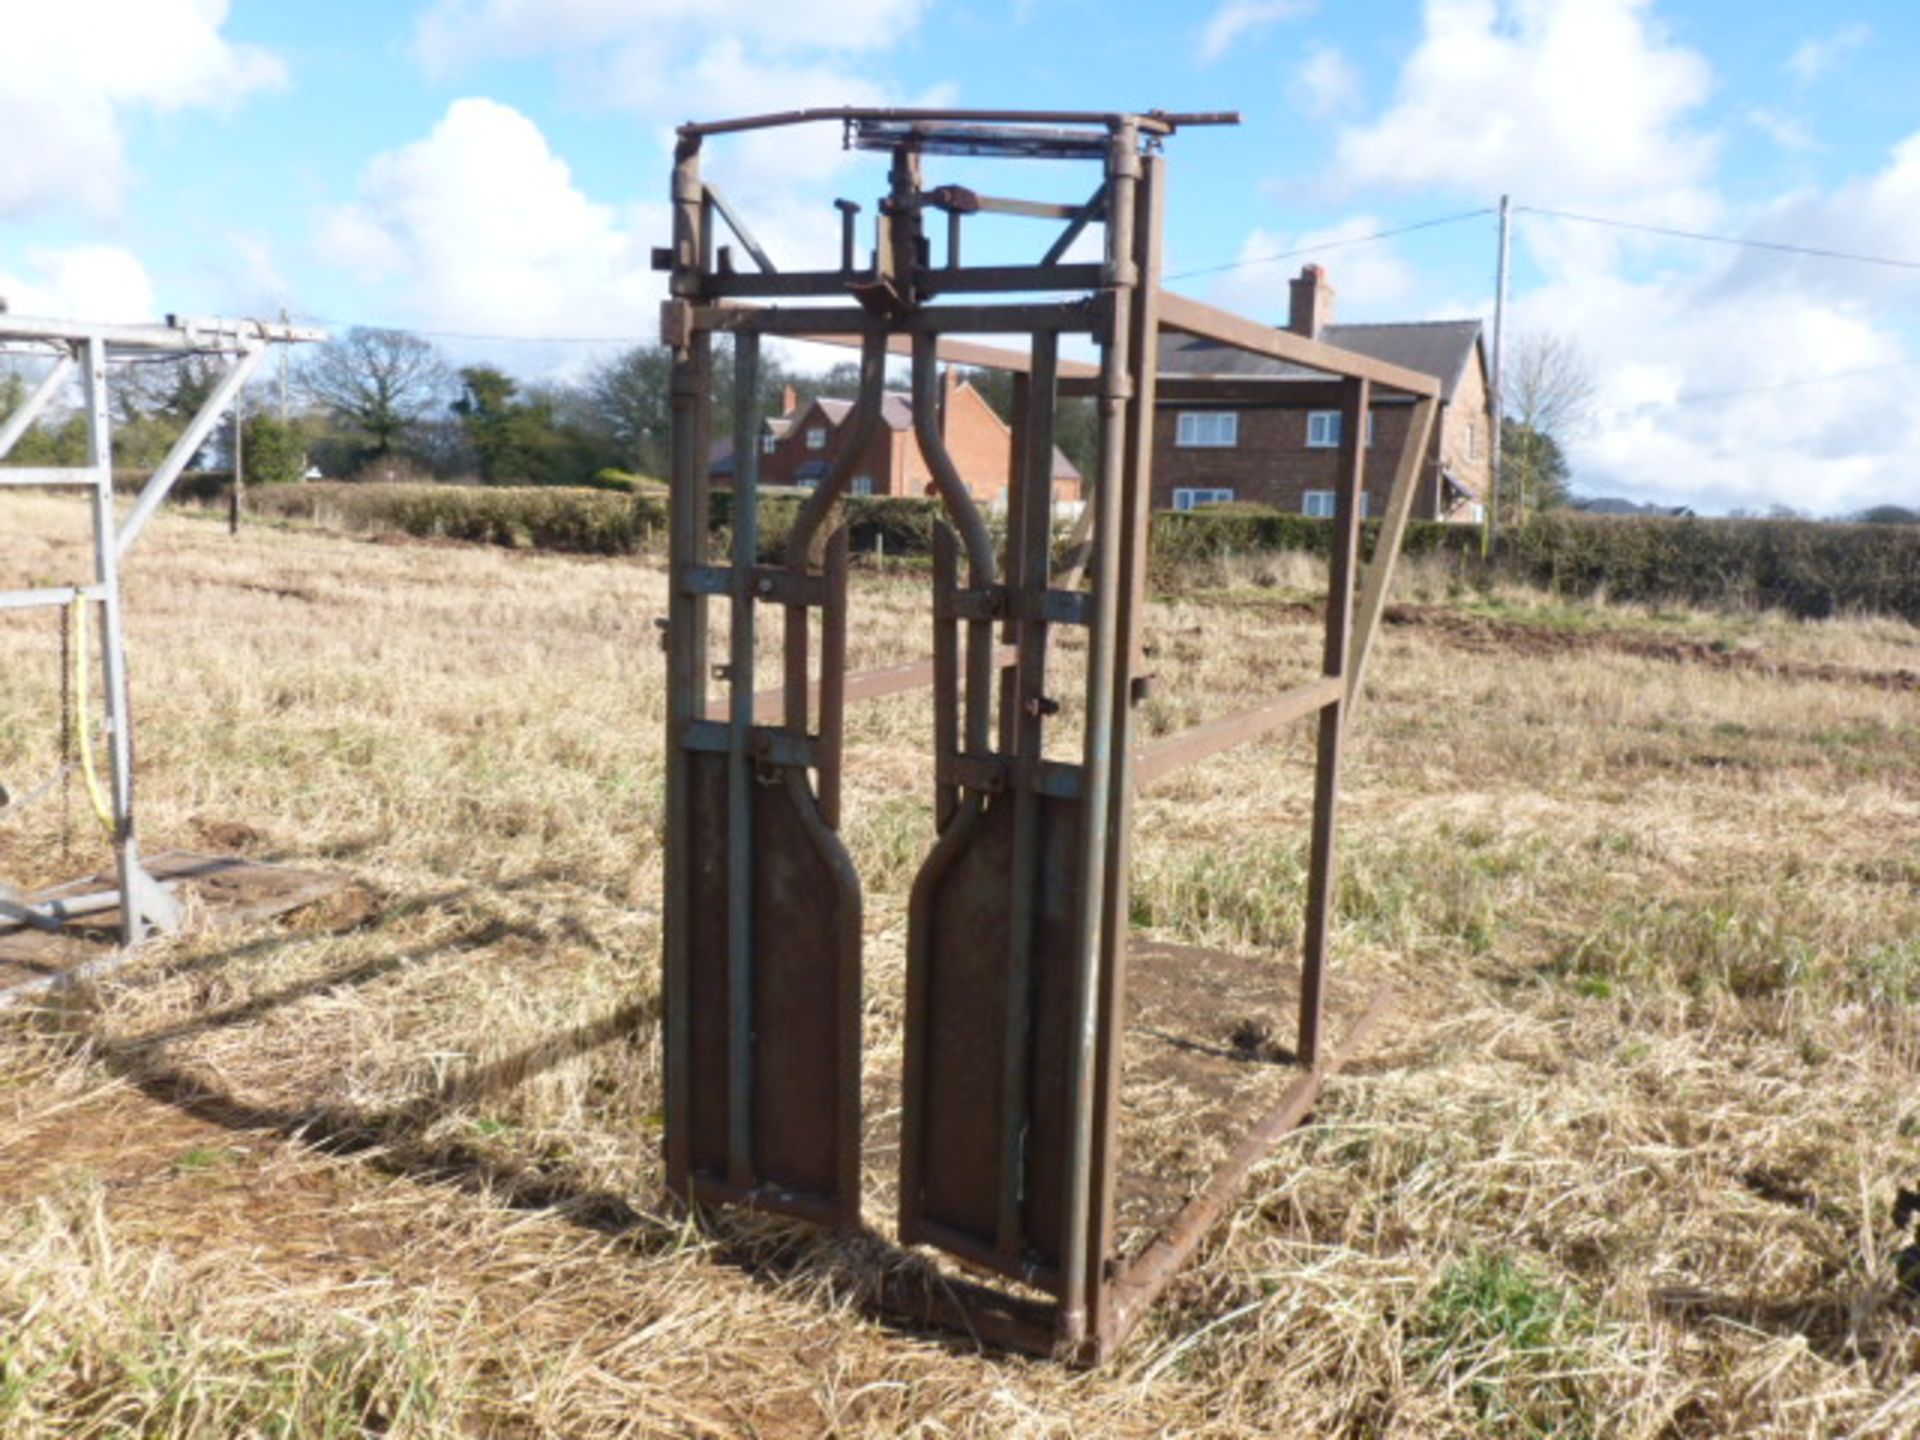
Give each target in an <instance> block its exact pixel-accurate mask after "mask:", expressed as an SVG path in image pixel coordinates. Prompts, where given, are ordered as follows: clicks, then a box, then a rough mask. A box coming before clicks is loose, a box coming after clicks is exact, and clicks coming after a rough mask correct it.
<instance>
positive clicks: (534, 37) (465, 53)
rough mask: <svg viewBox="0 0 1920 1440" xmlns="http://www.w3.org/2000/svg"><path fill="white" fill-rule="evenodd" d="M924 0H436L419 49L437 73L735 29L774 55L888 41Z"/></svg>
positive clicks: (671, 47)
mask: <svg viewBox="0 0 1920 1440" xmlns="http://www.w3.org/2000/svg"><path fill="white" fill-rule="evenodd" d="M924 8H925V0H786V3H784V4H780V5H769V4H766V3H765V0H438V3H436V4H435V5H434V6H433V7H432V8H431V9H429V10H428V11H427V12H426V14H425V15H424V16H422V17H421V20H420V23H419V25H418V27H417V29H416V32H415V37H414V43H415V48H416V50H417V52H418V54H419V56H420V58H421V59H422V61H424V62H425V64H426V65H427V67H428V68H429V69H430V70H431V71H433V72H434V73H436V74H444V73H446V72H447V71H449V70H453V69H457V68H459V67H460V66H463V65H467V64H471V63H473V62H474V61H477V60H485V59H491V58H494V57H497V56H514V57H519V58H524V57H526V56H528V55H569V54H571V55H584V54H596V53H597V54H600V55H602V56H605V55H608V54H609V53H611V55H612V57H613V59H614V61H615V64H614V69H616V70H620V71H630V70H631V68H632V67H631V66H630V65H628V64H626V63H624V61H625V60H626V59H628V58H630V57H631V56H633V55H635V54H645V53H653V54H667V53H671V52H673V51H675V50H677V49H679V48H680V47H681V46H682V45H683V44H684V43H685V42H686V41H687V39H688V38H689V37H694V38H696V39H698V38H703V37H712V36H719V35H731V36H734V37H736V38H739V39H741V40H743V41H748V42H752V43H753V44H755V45H765V46H767V47H769V48H770V49H771V50H772V51H773V52H774V53H778V54H792V53H795V52H815V53H819V52H827V53H845V54H852V53H859V52H863V51H873V50H884V49H888V48H890V47H891V46H892V45H894V44H895V43H896V42H898V41H899V40H900V39H902V38H903V37H904V36H905V35H906V34H907V32H908V31H910V30H912V29H913V27H914V26H915V25H916V24H918V23H919V20H920V16H921V12H922V11H923V9H924Z"/></svg>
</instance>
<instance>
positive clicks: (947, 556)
mask: <svg viewBox="0 0 1920 1440" xmlns="http://www.w3.org/2000/svg"><path fill="white" fill-rule="evenodd" d="M959 565H960V557H959V542H958V541H957V540H955V539H954V534H953V527H952V526H950V525H942V524H937V523H936V524H935V525H934V527H933V764H934V774H935V777H936V779H935V782H934V787H933V823H934V828H935V829H936V830H939V831H942V832H944V831H945V830H946V828H947V826H948V825H950V824H951V823H952V822H953V817H954V814H955V812H956V811H958V810H959V808H960V787H959V786H958V785H957V784H955V783H954V782H953V781H951V780H943V779H939V778H938V776H939V774H940V771H941V769H942V768H943V767H944V766H946V765H947V764H948V763H949V762H950V761H951V760H952V759H953V758H954V757H955V756H956V755H958V754H959V752H960V646H959V622H958V621H957V620H955V619H954V617H953V615H952V613H951V608H950V607H951V606H952V605H953V601H954V592H955V591H956V590H957V589H958V588H959V585H958V572H959ZM969 698H971V697H969Z"/></svg>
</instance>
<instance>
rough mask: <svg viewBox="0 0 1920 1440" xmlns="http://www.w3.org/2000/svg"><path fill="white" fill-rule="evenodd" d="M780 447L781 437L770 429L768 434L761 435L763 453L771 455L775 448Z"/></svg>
mask: <svg viewBox="0 0 1920 1440" xmlns="http://www.w3.org/2000/svg"><path fill="white" fill-rule="evenodd" d="M779 448H780V437H779V436H778V435H776V434H774V433H773V432H772V431H771V430H769V431H768V432H767V433H766V434H764V435H762V436H761V437H760V453H761V454H762V455H771V454H772V453H773V452H774V451H775V450H777V449H779Z"/></svg>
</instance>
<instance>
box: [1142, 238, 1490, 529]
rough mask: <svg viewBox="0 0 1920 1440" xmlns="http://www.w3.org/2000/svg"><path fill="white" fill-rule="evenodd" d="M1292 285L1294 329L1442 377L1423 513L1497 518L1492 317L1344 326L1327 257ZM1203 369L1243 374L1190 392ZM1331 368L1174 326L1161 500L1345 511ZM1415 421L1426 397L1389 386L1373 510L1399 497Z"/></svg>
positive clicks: (1380, 412)
mask: <svg viewBox="0 0 1920 1440" xmlns="http://www.w3.org/2000/svg"><path fill="white" fill-rule="evenodd" d="M1289 289H1290V291H1291V296H1290V299H1291V304H1290V306H1289V314H1288V321H1287V328H1288V329H1289V330H1291V331H1293V332H1294V333H1295V334H1297V335H1304V336H1306V337H1307V338H1309V339H1313V340H1324V341H1326V342H1327V343H1328V344H1329V345H1337V346H1339V347H1340V348H1341V349H1343V350H1354V351H1357V352H1359V353H1360V354H1362V355H1371V356H1373V357H1374V358H1376V359H1379V360H1386V361H1390V362H1391V363H1393V364H1395V365H1401V366H1405V367H1406V368H1407V369H1409V370H1419V371H1422V372H1424V373H1426V374H1428V375H1432V376H1434V377H1435V378H1436V379H1438V380H1439V381H1440V383H1441V386H1442V390H1441V396H1440V399H1441V404H1440V414H1439V417H1438V419H1437V421H1436V423H1435V425H1434V431H1433V439H1432V441H1431V443H1430V448H1429V454H1428V455H1427V458H1426V463H1425V465H1424V466H1423V467H1422V471H1421V477H1420V485H1419V488H1418V489H1417V490H1416V492H1415V496H1414V507H1413V518H1414V519H1416V520H1446V521H1456V522H1461V523H1476V522H1478V521H1480V520H1482V519H1484V518H1485V513H1486V512H1485V508H1484V506H1485V498H1486V496H1487V493H1488V490H1489V486H1490V484H1491V480H1492V459H1491V451H1490V445H1489V441H1490V439H1491V437H1492V432H1493V417H1492V411H1491V409H1490V404H1489V388H1488V384H1487V357H1486V350H1485V347H1484V345H1483V343H1482V340H1481V334H1480V331H1481V325H1480V322H1479V321H1478V320H1437V321H1421V322H1413V323H1406V324H1392V325H1336V324H1334V323H1333V301H1334V291H1333V287H1332V286H1331V285H1330V284H1328V283H1327V275H1326V271H1325V270H1323V269H1321V267H1320V266H1318V265H1309V266H1307V267H1306V268H1305V269H1303V270H1302V271H1301V272H1300V275H1299V277H1298V278H1297V279H1295V280H1293V281H1292V282H1290V285H1289ZM1201 375H1204V376H1207V377H1209V378H1210V379H1212V378H1216V377H1219V378H1227V379H1230V380H1231V381H1232V382H1233V383H1232V384H1230V385H1227V386H1222V387H1220V388H1219V389H1218V391H1217V393H1215V394H1209V395H1208V398H1206V399H1204V400H1202V399H1197V398H1194V397H1193V396H1192V395H1181V394H1180V393H1179V387H1178V384H1177V381H1178V379H1179V378H1180V377H1182V376H1201ZM1326 379H1327V377H1326V376H1325V375H1322V374H1320V373H1318V372H1317V371H1312V370H1304V369H1301V368H1300V367H1299V366H1297V365H1289V364H1286V363H1285V362H1283V361H1279V360H1273V359H1269V358H1268V357H1266V356H1263V355H1250V354H1247V353H1246V352H1244V351H1240V350H1233V349H1229V348H1228V347H1226V346H1223V345H1218V344H1215V343H1214V342H1212V341H1208V340H1200V339H1195V338H1193V337H1190V336H1186V335H1164V336H1162V337H1161V341H1160V380H1161V385H1162V389H1163V392H1164V393H1163V394H1162V396H1161V399H1160V401H1159V403H1158V404H1157V405H1156V407H1155V409H1156V414H1155V417H1154V437H1153V503H1154V506H1155V508H1156V509H1163V510H1165V509H1170V510H1190V509H1192V508H1194V506H1196V505H1205V504H1211V503H1217V502H1220V501H1228V500H1244V501H1253V502H1256V503H1259V504H1263V505H1272V506H1275V507H1277V508H1278V509H1281V510H1286V511H1290V512H1293V513H1295V514H1304V515H1317V516H1330V515H1332V514H1333V496H1334V488H1333V487H1334V483H1335V475H1336V472H1337V467H1338V462H1339V455H1340V448H1339V447H1340V423H1341V421H1340V412H1339V411H1338V410H1337V409H1332V410H1330V409H1326V408H1323V407H1324V406H1325V405H1326V403H1327V402H1326V400H1325V398H1324V388H1325V387H1324V382H1325V381H1326ZM1314 382H1322V383H1321V384H1317V385H1316V384H1314ZM1309 387H1311V388H1312V389H1313V390H1314V391H1316V392H1318V395H1319V398H1318V399H1317V400H1316V399H1315V398H1312V397H1307V398H1302V397H1301V396H1300V395H1299V394H1294V395H1290V394H1289V391H1295V392H1298V391H1304V390H1306V389H1307V388H1309ZM1412 418H1413V402H1412V401H1411V400H1409V399H1407V398H1405V397H1403V396H1397V395H1381V396H1380V397H1379V398H1378V399H1376V400H1375V401H1374V403H1373V406H1372V414H1371V415H1369V417H1368V447H1369V448H1368V450H1367V457H1366V498H1367V508H1368V510H1369V512H1370V513H1372V514H1376V515H1377V514H1379V513H1380V512H1381V511H1382V509H1383V508H1384V507H1385V505H1386V501H1387V492H1388V490H1389V489H1390V488H1391V487H1392V484H1393V475H1394V471H1395V470H1396V469H1397V468H1398V466H1399V462H1400V451H1401V449H1402V447H1403V446H1404V445H1405V444H1406V438H1407V431H1408V428H1409V426H1410V423H1411V421H1412Z"/></svg>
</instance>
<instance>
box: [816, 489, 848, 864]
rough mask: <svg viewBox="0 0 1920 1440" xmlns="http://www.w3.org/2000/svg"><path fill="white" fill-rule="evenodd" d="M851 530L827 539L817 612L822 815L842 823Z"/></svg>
mask: <svg viewBox="0 0 1920 1440" xmlns="http://www.w3.org/2000/svg"><path fill="white" fill-rule="evenodd" d="M852 539H853V532H852V530H851V529H850V528H849V527H848V526H846V525H844V524H843V525H841V526H840V528H839V529H837V530H835V531H834V532H833V538H832V539H831V540H829V541H828V542H827V572H826V573H827V607H826V609H825V610H823V611H821V613H820V749H819V757H820V792H819V793H820V818H821V819H823V820H825V821H826V822H827V828H828V829H829V830H838V829H839V828H840V789H841V763H842V761H843V759H844V757H845V755H846V743H847V570H848V563H849V558H850V551H851V548H852Z"/></svg>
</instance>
